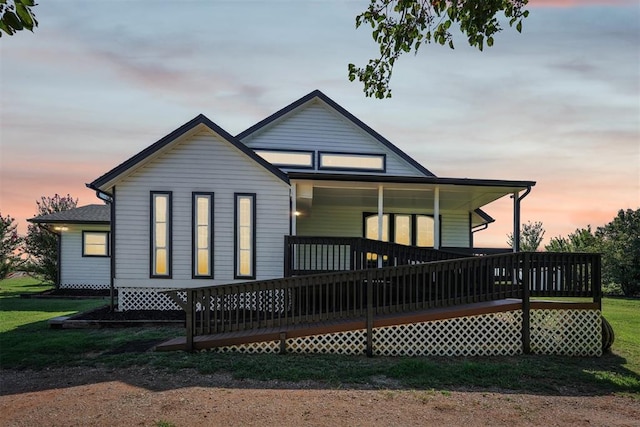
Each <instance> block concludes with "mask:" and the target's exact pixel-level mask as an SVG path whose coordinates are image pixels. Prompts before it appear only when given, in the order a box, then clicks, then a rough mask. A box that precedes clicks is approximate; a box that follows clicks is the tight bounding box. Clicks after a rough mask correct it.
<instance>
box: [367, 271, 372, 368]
mask: <svg viewBox="0 0 640 427" xmlns="http://www.w3.org/2000/svg"><path fill="white" fill-rule="evenodd" d="M367 357H373V271H372V270H369V271H368V272H367Z"/></svg>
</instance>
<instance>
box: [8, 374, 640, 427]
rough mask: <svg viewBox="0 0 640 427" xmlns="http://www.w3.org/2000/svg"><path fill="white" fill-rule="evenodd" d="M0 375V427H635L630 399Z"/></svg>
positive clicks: (381, 382)
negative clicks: (218, 426)
mask: <svg viewBox="0 0 640 427" xmlns="http://www.w3.org/2000/svg"><path fill="white" fill-rule="evenodd" d="M0 375H1V383H0V425H1V426H37V425H48V426H155V425H162V424H159V422H161V421H163V422H165V423H167V424H165V425H175V426H192V425H213V426H217V425H220V426H235V425H241V426H255V425H260V426H262V425H267V424H270V425H277V426H325V425H333V426H371V425H379V426H427V425H440V426H462V425H464V426H467V427H473V426H489V425H490V426H514V425H524V426H533V425H544V426H565V425H566V426H640V400H639V399H637V398H632V397H624V396H570V395H567V396H550V395H531V394H516V393H508V392H504V391H499V390H495V391H473V390H466V391H452V392H448V391H446V392H440V391H433V390H402V389H400V388H399V387H397V385H396V384H394V382H393V381H392V380H389V379H386V378H377V379H375V381H374V382H373V383H372V384H369V385H366V386H362V385H359V386H355V387H345V388H343V389H329V388H326V387H325V386H324V385H323V384H320V383H313V382H301V383H282V382H276V381H270V382H259V381H239V380H233V379H232V378H231V377H230V376H227V375H220V374H215V375H202V374H198V373H197V372H195V371H181V372H179V373H170V372H167V371H164V370H155V369H151V368H128V369H120V370H111V369H102V368H64V369H49V370H43V371H30V370H25V371H13V370H2V371H0ZM169 423H170V424H169Z"/></svg>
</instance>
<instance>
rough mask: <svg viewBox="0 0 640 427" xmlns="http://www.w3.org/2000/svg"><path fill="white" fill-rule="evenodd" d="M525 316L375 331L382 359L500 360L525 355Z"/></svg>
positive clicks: (457, 320)
mask: <svg viewBox="0 0 640 427" xmlns="http://www.w3.org/2000/svg"><path fill="white" fill-rule="evenodd" d="M521 322H522V312H521V311H519V310H517V311H509V312H505V313H492V314H483V315H479V316H469V317H458V318H454V319H446V320H436V321H432V322H422V323H414V324H409V325H396V326H388V327H384V328H376V329H374V330H373V353H374V354H376V355H381V356H497V355H513V354H519V353H521V352H522V333H521V324H522V323H521Z"/></svg>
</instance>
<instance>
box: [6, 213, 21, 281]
mask: <svg viewBox="0 0 640 427" xmlns="http://www.w3.org/2000/svg"><path fill="white" fill-rule="evenodd" d="M17 228H18V225H17V224H16V222H15V219H14V218H12V217H11V216H10V215H7V216H2V213H1V212H0V280H2V279H4V278H5V277H7V275H8V274H9V273H11V272H13V271H14V270H15V269H16V268H17V267H18V266H19V265H20V264H22V259H21V258H20V253H19V249H20V247H21V246H22V240H23V239H22V237H20V236H19V235H18V231H17Z"/></svg>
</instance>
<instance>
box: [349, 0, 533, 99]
mask: <svg viewBox="0 0 640 427" xmlns="http://www.w3.org/2000/svg"><path fill="white" fill-rule="evenodd" d="M527 3H528V0H370V3H369V7H368V8H367V10H365V11H364V12H362V13H361V14H360V15H358V16H357V17H356V28H359V27H360V26H361V25H363V24H368V25H370V26H371V28H372V34H371V35H372V36H373V40H374V41H375V42H376V43H377V44H378V47H379V51H380V56H379V57H378V58H376V59H370V60H369V63H368V64H367V65H366V66H365V67H362V68H360V67H356V66H355V65H354V64H349V80H351V81H354V80H355V79H356V78H357V79H358V80H359V81H361V82H362V83H363V85H364V92H365V94H366V96H375V97H376V98H380V99H382V98H390V97H391V88H390V87H389V82H390V80H391V74H392V72H393V67H394V65H395V63H396V61H397V60H398V58H399V57H400V55H402V54H403V53H408V52H412V51H413V52H414V53H415V54H417V53H418V50H419V49H420V47H421V46H422V45H423V44H430V43H438V44H440V45H445V44H447V45H448V46H449V47H450V48H451V49H453V48H454V44H453V38H452V33H451V31H452V26H453V25H454V24H456V25H457V26H458V27H459V31H460V32H461V33H462V34H463V35H464V36H466V38H467V42H468V43H469V45H470V46H472V47H476V48H478V49H479V50H480V51H482V49H484V47H485V46H489V47H490V46H493V43H494V36H495V35H496V33H498V32H499V31H502V25H501V24H500V21H499V19H498V18H499V15H500V14H502V15H504V16H505V17H506V18H507V19H508V20H509V26H510V27H513V26H514V24H515V27H516V30H517V31H518V32H521V31H522V20H523V19H524V18H526V17H527V16H529V11H527V10H524V7H525V6H526V4H527Z"/></svg>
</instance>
